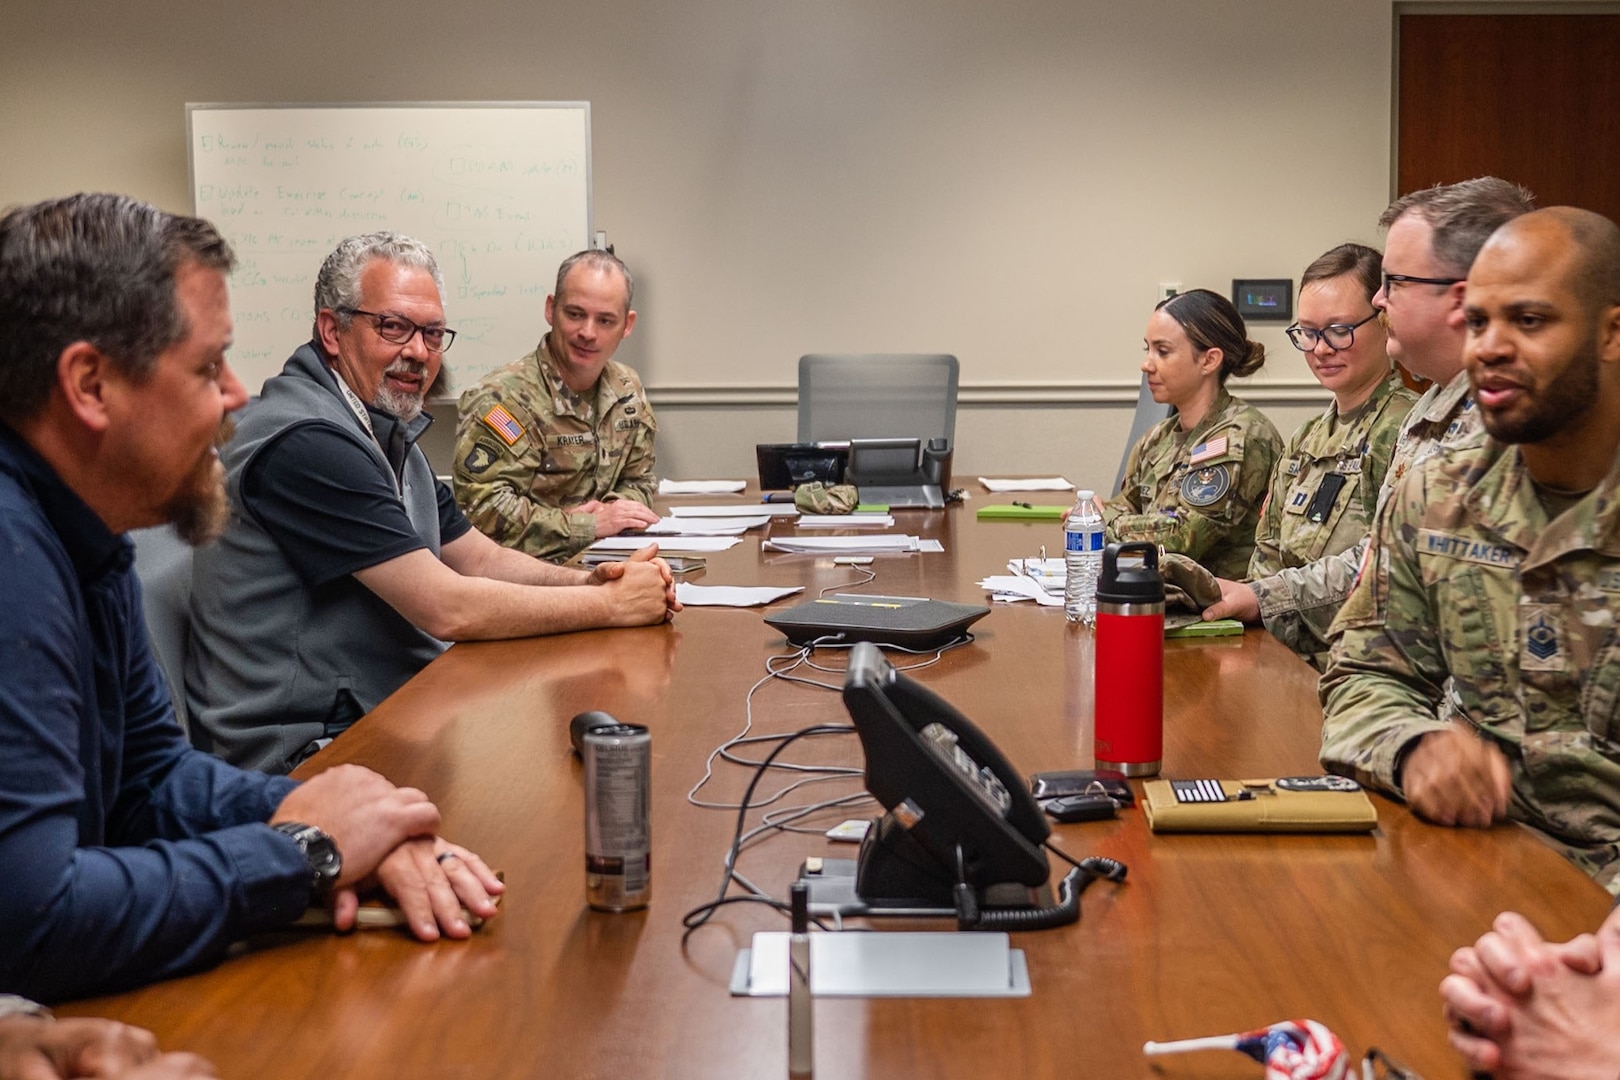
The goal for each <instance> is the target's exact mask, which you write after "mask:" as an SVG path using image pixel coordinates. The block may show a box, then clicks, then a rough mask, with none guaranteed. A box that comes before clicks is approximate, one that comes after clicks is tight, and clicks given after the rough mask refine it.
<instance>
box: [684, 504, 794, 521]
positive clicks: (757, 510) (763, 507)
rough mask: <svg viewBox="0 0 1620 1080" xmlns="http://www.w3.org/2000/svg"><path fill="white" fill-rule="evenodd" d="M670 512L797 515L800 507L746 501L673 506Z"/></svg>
mask: <svg viewBox="0 0 1620 1080" xmlns="http://www.w3.org/2000/svg"><path fill="white" fill-rule="evenodd" d="M669 512H670V513H671V514H673V515H674V516H676V517H699V518H717V517H758V516H759V515H761V514H763V515H765V516H766V517H795V516H797V515H798V513H799V511H798V508H797V507H795V506H794V505H793V504H792V503H746V504H740V505H732V506H672V507H670V508H669Z"/></svg>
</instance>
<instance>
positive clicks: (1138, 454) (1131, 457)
mask: <svg viewBox="0 0 1620 1080" xmlns="http://www.w3.org/2000/svg"><path fill="white" fill-rule="evenodd" d="M1145 438H1146V437H1145V436H1144V437H1143V438H1142V439H1138V440H1136V445H1135V446H1133V447H1131V452H1130V453H1129V454H1127V455H1126V456H1125V479H1124V480H1123V481H1122V482H1121V483H1120V485H1119V490H1118V491H1116V492H1115V493H1114V496H1113V498H1111V499H1109V500H1108V501H1107V502H1105V503H1103V506H1102V518H1103V528H1105V529H1108V530H1110V531H1112V529H1113V526H1114V519H1115V518H1117V517H1120V516H1121V515H1123V514H1136V513H1140V512H1141V510H1142V503H1141V496H1140V491H1141V486H1142V480H1141V476H1140V475H1139V474H1140V473H1141V471H1142V444H1143V442H1144V441H1145Z"/></svg>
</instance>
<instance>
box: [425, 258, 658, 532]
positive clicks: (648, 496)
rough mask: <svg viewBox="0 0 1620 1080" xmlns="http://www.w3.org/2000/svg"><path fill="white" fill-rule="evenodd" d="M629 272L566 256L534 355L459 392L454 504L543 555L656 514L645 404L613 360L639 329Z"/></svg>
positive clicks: (634, 381)
mask: <svg viewBox="0 0 1620 1080" xmlns="http://www.w3.org/2000/svg"><path fill="white" fill-rule="evenodd" d="M632 287H633V286H632V283H631V278H630V276H629V271H627V270H625V269H624V264H623V263H621V262H619V260H618V259H616V258H614V257H613V256H612V255H611V254H609V253H607V252H605V251H588V252H582V253H580V254H579V255H575V256H573V257H572V258H570V259H568V260H567V261H565V262H564V263H563V265H562V267H561V269H559V271H558V274H557V291H556V292H555V293H554V294H552V295H551V296H549V297H547V298H546V321H547V322H548V323H550V324H551V332H550V333H548V334H546V336H545V338H544V339H542V341H541V342H540V346H539V347H538V348H537V349H535V351H534V352H532V353H530V354H529V355H528V356H525V357H524V358H523V359H521V360H519V361H517V362H516V363H513V364H508V365H507V366H506V367H504V368H501V369H500V370H499V371H495V372H491V373H490V374H489V375H486V376H485V377H484V378H483V379H482V380H480V381H479V382H478V384H477V385H476V386H474V387H472V388H471V389H469V390H468V391H467V392H466V393H465V394H463V395H462V397H461V407H460V421H459V423H458V425H457V427H456V451H455V494H456V502H457V503H458V504H459V505H460V506H461V508H462V510H463V511H464V512H465V513H466V514H467V517H468V518H470V519H471V520H472V523H473V524H474V525H475V526H477V527H478V529H479V530H481V531H482V532H484V533H485V534H486V535H488V536H489V537H491V538H492V539H494V540H495V541H496V542H497V543H501V544H504V545H506V546H507V547H512V548H517V549H519V550H521V551H525V552H527V553H529V554H530V555H534V556H537V557H539V558H543V559H566V558H568V557H569V556H571V555H573V554H574V553H576V552H578V551H580V550H582V549H584V548H585V547H587V546H589V545H590V543H591V542H592V541H594V540H595V539H597V538H598V537H602V536H615V535H617V534H618V533H620V532H623V531H625V530H627V529H636V528H641V527H644V526H646V525H650V524H652V523H654V522H656V521H657V520H658V515H657V514H656V513H654V512H653V511H652V510H651V508H650V507H651V505H652V499H653V494H654V493H655V491H656V490H657V484H658V481H657V478H656V477H655V476H654V475H653V467H654V463H655V454H654V448H653V442H654V438H655V436H656V435H657V432H658V424H657V421H656V420H655V419H654V417H653V411H652V406H651V405H649V404H648V403H647V395H646V392H645V391H644V390H642V387H641V380H640V379H638V378H637V377H636V373H635V372H634V371H632V370H630V369H629V368H628V367H626V366H624V365H623V364H620V363H616V362H614V361H613V359H612V356H613V353H614V352H615V350H616V349H617V348H618V344H619V342H620V341H622V340H623V339H624V338H625V337H626V336H628V335H629V333H630V329H631V327H632V326H634V325H635V319H636V313H635V312H634V311H633V310H631V309H630V300H631V290H632Z"/></svg>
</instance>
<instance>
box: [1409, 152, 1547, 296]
mask: <svg viewBox="0 0 1620 1080" xmlns="http://www.w3.org/2000/svg"><path fill="white" fill-rule="evenodd" d="M1535 208H1536V197H1535V196H1534V195H1532V194H1530V192H1529V190H1528V189H1526V188H1522V187H1520V186H1519V185H1518V184H1513V183H1509V182H1508V181H1506V180H1502V179H1499V178H1497V177H1495V176H1480V177H1475V178H1474V179H1473V180H1464V181H1462V182H1461V183H1458V184H1436V185H1434V187H1431V188H1424V189H1423V190H1421V191H1413V192H1409V193H1408V194H1405V195H1402V196H1401V197H1400V198H1398V199H1396V200H1395V201H1394V202H1392V203H1390V204H1389V206H1388V208H1386V209H1385V210H1384V212H1383V214H1382V215H1380V217H1379V218H1378V226H1379V228H1383V229H1387V228H1389V227H1390V226H1391V225H1393V224H1395V222H1396V221H1398V220H1399V219H1401V218H1403V217H1405V216H1406V215H1407V214H1417V215H1418V216H1419V217H1421V218H1422V219H1423V220H1424V221H1427V222H1428V223H1429V226H1430V227H1431V228H1432V229H1434V235H1433V237H1432V238H1431V239H1430V245H1429V246H1430V249H1431V250H1432V251H1433V252H1434V257H1435V258H1436V259H1437V260H1439V262H1440V265H1441V266H1443V267H1445V271H1446V273H1448V274H1453V275H1455V276H1457V277H1466V276H1467V275H1468V268H1469V267H1470V266H1473V265H1474V256H1475V255H1478V254H1479V249H1480V248H1482V247H1484V246H1485V241H1486V240H1489V239H1490V237H1491V233H1493V232H1495V231H1496V230H1497V229H1499V228H1501V227H1502V225H1504V224H1506V223H1507V222H1509V221H1511V220H1513V219H1514V218H1516V217H1518V216H1519V215H1520V214H1528V213H1529V212H1530V211H1532V210H1534V209H1535Z"/></svg>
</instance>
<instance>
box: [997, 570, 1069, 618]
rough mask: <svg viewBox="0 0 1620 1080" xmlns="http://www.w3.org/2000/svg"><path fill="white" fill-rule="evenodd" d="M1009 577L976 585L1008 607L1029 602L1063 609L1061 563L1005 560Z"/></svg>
mask: <svg viewBox="0 0 1620 1080" xmlns="http://www.w3.org/2000/svg"><path fill="white" fill-rule="evenodd" d="M1007 569H1008V570H1010V571H1011V573H1010V574H992V575H991V576H990V577H987V578H985V579H984V580H982V581H980V582H979V585H980V586H981V587H982V588H983V589H985V591H987V592H989V593H991V594H992V598H993V599H995V600H997V601H1001V602H1006V603H1010V602H1013V601H1017V600H1033V601H1035V602H1036V603H1037V604H1040V605H1041V606H1043V607H1062V606H1063V582H1064V579H1065V578H1066V577H1067V576H1068V575H1067V574H1065V573H1064V563H1063V560H1062V559H1008V560H1007Z"/></svg>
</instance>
